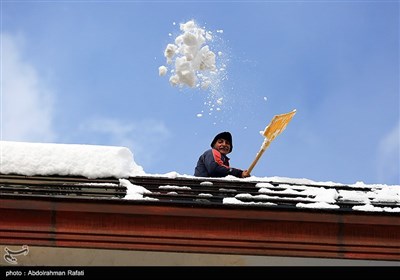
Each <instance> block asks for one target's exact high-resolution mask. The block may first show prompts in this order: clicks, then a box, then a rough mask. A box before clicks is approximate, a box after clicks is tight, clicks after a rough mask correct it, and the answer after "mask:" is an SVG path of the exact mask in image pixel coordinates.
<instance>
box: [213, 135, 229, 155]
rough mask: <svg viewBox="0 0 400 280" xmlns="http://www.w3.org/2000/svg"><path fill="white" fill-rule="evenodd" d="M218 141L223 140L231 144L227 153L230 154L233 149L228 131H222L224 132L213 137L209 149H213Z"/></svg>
mask: <svg viewBox="0 0 400 280" xmlns="http://www.w3.org/2000/svg"><path fill="white" fill-rule="evenodd" d="M218 139H224V140H227V141H229V143H231V149H230V151H229V152H232V149H233V143H232V135H231V134H230V133H229V132H228V131H224V132H221V133H219V134H217V135H216V136H215V137H214V140H212V142H211V148H214V145H215V143H216V142H217V141H218Z"/></svg>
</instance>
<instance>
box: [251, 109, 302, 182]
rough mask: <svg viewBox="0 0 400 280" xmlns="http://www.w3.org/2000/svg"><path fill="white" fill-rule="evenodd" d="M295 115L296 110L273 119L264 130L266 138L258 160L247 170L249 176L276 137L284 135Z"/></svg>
mask: <svg viewBox="0 0 400 280" xmlns="http://www.w3.org/2000/svg"><path fill="white" fill-rule="evenodd" d="M294 114H296V109H294V110H293V111H291V112H289V113H286V114H281V115H276V116H274V117H273V118H272V120H271V122H270V123H269V125H267V127H266V128H265V129H264V132H263V136H264V137H265V139H264V142H263V144H262V145H261V148H260V150H259V151H258V153H257V155H256V158H255V159H254V161H253V162H252V163H251V165H250V167H249V168H248V169H247V170H248V172H249V174H250V173H251V171H252V170H253V168H254V166H256V164H257V162H258V160H259V159H260V158H261V156H262V155H263V153H264V152H265V150H266V149H267V148H268V146H269V144H271V142H272V141H273V140H274V139H275V138H276V136H278V135H279V134H281V133H282V131H284V130H285V128H286V126H287V125H288V123H289V122H290V121H291V120H292V118H293V116H294Z"/></svg>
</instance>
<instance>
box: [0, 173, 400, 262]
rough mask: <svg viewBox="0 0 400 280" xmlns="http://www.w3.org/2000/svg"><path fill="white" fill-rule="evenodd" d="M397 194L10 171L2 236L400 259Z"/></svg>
mask: <svg viewBox="0 0 400 280" xmlns="http://www.w3.org/2000/svg"><path fill="white" fill-rule="evenodd" d="M391 192H392V193H391ZM393 193H394V195H392V196H390V194H393ZM398 196H399V195H398V190H393V189H392V188H390V187H387V188H385V187H384V186H370V187H360V188H355V187H354V186H347V185H339V184H326V185H321V184H310V183H304V184H303V183H301V184H296V183H293V182H284V181H256V180H254V181H252V180H243V179H237V180H232V179H229V180H228V179H226V178H195V177H185V176H181V177H180V176H176V177H173V178H171V177H163V176H148V175H146V176H135V177H129V178H126V179H116V178H102V179H88V178H85V177H73V176H65V177H62V176H23V175H9V174H8V175H4V174H3V175H0V244H13V245H23V244H29V245H41V246H60V247H81V248H82V247H83V248H106V249H127V250H146V251H167V252H193V253H223V254H242V255H263V256H286V257H288V256H292V257H321V258H343V259H364V260H395V261H399V260H400V219H399V218H400V211H399V209H400V201H399V197H398Z"/></svg>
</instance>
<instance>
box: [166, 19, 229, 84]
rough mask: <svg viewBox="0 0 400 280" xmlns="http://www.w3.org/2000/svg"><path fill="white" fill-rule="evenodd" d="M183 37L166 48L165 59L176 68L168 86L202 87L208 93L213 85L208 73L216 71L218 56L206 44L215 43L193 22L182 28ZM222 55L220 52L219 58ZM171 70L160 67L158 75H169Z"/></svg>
mask: <svg viewBox="0 0 400 280" xmlns="http://www.w3.org/2000/svg"><path fill="white" fill-rule="evenodd" d="M180 30H181V31H182V34H180V35H179V36H177V37H176V38H175V41H174V43H173V44H172V43H170V44H167V46H166V48H165V51H164V56H165V58H166V63H167V64H168V65H173V64H174V67H175V68H174V69H173V70H172V71H171V73H172V75H171V77H170V79H169V82H170V83H171V85H173V86H177V85H179V86H189V87H195V86H196V85H197V84H198V81H199V80H201V82H200V87H201V88H203V89H206V88H208V87H209V86H210V84H211V81H210V77H209V73H210V72H212V71H217V67H216V60H215V59H216V55H215V53H214V52H213V51H211V50H210V47H209V46H208V45H207V44H206V43H207V41H211V40H212V39H213V36H212V32H210V31H206V30H205V29H203V28H200V27H199V26H198V25H197V24H196V23H195V22H194V21H193V20H190V21H188V22H186V23H181V24H180ZM220 54H221V53H220V52H219V55H220ZM167 71H168V68H167V67H166V66H164V65H162V66H160V67H159V75H160V76H164V75H166V73H167Z"/></svg>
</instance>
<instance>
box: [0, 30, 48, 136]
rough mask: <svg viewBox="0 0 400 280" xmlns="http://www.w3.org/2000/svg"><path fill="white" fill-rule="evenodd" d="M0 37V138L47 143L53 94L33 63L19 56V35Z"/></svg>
mask: <svg viewBox="0 0 400 280" xmlns="http://www.w3.org/2000/svg"><path fill="white" fill-rule="evenodd" d="M1 36H2V53H1V57H2V61H1V63H2V65H1V67H2V77H1V78H2V85H1V139H2V140H12V141H30V142H51V141H53V140H54V138H55V133H54V131H53V130H52V118H53V115H52V114H53V93H52V92H51V91H50V90H49V88H48V87H47V86H46V84H45V83H44V82H43V81H42V80H41V77H40V75H39V74H38V71H37V70H36V69H35V67H34V65H31V64H30V63H29V62H27V61H24V60H23V59H22V56H23V55H22V51H23V50H22V46H23V44H22V43H23V40H22V38H21V37H15V36H11V35H9V34H4V33H3V34H1Z"/></svg>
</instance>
